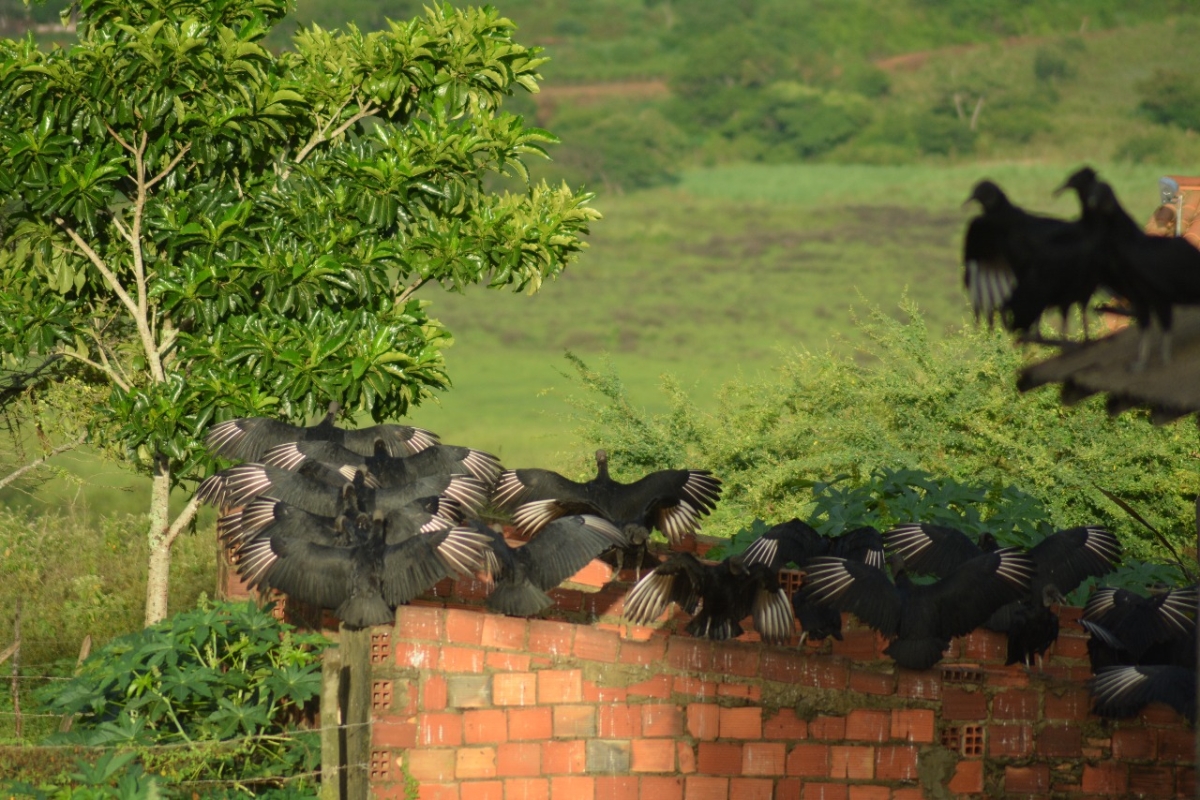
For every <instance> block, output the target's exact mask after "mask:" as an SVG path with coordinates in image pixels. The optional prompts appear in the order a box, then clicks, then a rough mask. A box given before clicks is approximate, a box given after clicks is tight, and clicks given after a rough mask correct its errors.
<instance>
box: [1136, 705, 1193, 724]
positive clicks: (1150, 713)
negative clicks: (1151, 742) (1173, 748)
mask: <svg viewBox="0 0 1200 800" xmlns="http://www.w3.org/2000/svg"><path fill="white" fill-rule="evenodd" d="M1138 719H1140V720H1141V721H1142V722H1144V723H1146V724H1147V725H1183V724H1185V723H1184V721H1183V717H1182V716H1180V715H1179V712H1177V711H1176V710H1175V709H1173V708H1171V707H1170V706H1168V705H1166V704H1165V703H1151V704H1150V705H1148V706H1146V707H1145V708H1143V709H1142V710H1141V711H1140V712H1139V713H1138Z"/></svg>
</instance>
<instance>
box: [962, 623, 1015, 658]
mask: <svg viewBox="0 0 1200 800" xmlns="http://www.w3.org/2000/svg"><path fill="white" fill-rule="evenodd" d="M960 642H961V645H962V653H963V658H969V659H972V660H975V661H999V662H1001V663H1003V662H1004V659H1005V657H1006V656H1007V655H1008V637H1007V636H1005V635H1004V634H1002V633H996V632H995V631H989V630H985V629H984V628H977V629H976V630H973V631H971V632H970V633H968V634H967V635H966V636H964V637H962V639H961V640H960Z"/></svg>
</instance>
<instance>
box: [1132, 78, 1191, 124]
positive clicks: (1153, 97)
mask: <svg viewBox="0 0 1200 800" xmlns="http://www.w3.org/2000/svg"><path fill="white" fill-rule="evenodd" d="M1137 88H1138V91H1139V92H1141V95H1142V100H1141V109H1142V111H1144V112H1145V113H1146V115H1147V116H1149V117H1150V119H1152V120H1154V121H1155V122H1157V123H1159V124H1162V125H1174V126H1177V127H1180V128H1185V129H1187V130H1200V78H1197V77H1196V76H1195V75H1193V74H1191V73H1188V72H1180V71H1178V70H1169V69H1156V70H1155V71H1154V75H1152V76H1151V77H1149V78H1147V79H1146V80H1144V81H1142V82H1141V83H1139V84H1138V87H1137Z"/></svg>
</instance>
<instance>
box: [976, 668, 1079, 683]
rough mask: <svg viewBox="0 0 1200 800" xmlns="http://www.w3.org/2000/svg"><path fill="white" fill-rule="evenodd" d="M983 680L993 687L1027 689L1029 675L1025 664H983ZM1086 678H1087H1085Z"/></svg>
mask: <svg viewBox="0 0 1200 800" xmlns="http://www.w3.org/2000/svg"><path fill="white" fill-rule="evenodd" d="M980 669H982V670H983V678H984V680H983V682H984V683H986V684H987V685H988V686H990V687H992V688H993V689H1027V688H1029V675H1030V673H1028V672H1026V671H1025V665H1024V664H1013V665H1012V666H1010V667H1005V666H1002V665H1000V664H983V665H981V667H980ZM1085 679H1086V678H1085Z"/></svg>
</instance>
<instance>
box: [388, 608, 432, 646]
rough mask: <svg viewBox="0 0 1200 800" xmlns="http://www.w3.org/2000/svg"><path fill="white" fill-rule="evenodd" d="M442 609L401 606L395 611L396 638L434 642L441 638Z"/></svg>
mask: <svg viewBox="0 0 1200 800" xmlns="http://www.w3.org/2000/svg"><path fill="white" fill-rule="evenodd" d="M443 630H444V628H443V626H442V609H440V608H435V607H432V606H401V607H400V608H397V609H396V637H397V638H399V639H423V640H425V641H431V642H436V641H438V640H440V639H441V638H442V632H443Z"/></svg>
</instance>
